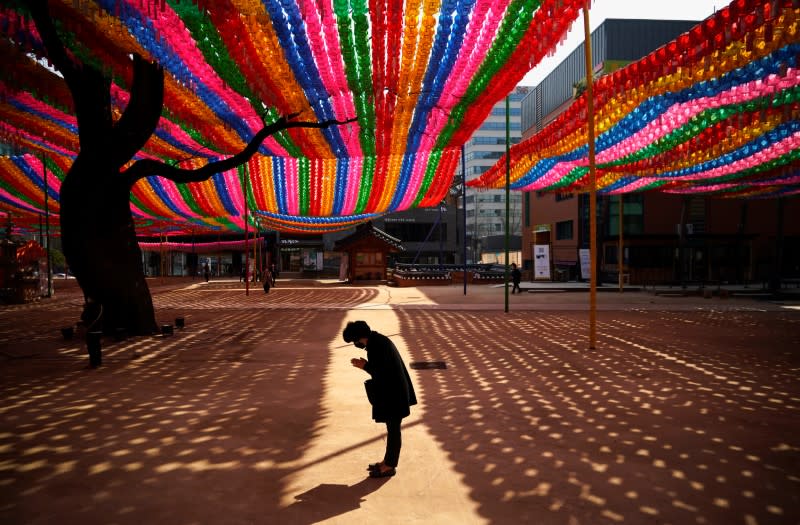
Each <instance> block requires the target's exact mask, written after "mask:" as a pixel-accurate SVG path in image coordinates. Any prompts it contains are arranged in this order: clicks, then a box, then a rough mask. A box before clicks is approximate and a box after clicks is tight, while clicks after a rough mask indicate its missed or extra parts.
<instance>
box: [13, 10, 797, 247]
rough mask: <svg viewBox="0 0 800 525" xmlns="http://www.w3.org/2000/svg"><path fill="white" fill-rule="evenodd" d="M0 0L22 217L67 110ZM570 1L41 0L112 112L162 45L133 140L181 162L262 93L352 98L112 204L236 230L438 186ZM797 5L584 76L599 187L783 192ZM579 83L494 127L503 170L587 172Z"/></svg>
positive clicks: (793, 103)
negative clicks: (501, 136) (155, 105)
mask: <svg viewBox="0 0 800 525" xmlns="http://www.w3.org/2000/svg"><path fill="white" fill-rule="evenodd" d="M11 4H12V5H9V6H5V7H3V8H0V32H2V35H3V36H4V39H3V42H2V43H0V47H2V49H0V52H2V53H3V56H4V57H5V58H4V60H3V61H0V117H2V118H0V142H4V143H6V144H11V145H13V149H14V152H15V153H16V154H14V155H10V156H6V157H0V174H1V175H2V178H1V179H0V211H2V212H5V213H6V214H9V213H10V214H11V215H12V216H13V221H14V222H15V223H16V224H20V223H24V222H25V221H28V222H29V223H30V224H32V225H34V224H36V223H38V222H39V221H40V220H41V217H42V216H43V215H45V214H47V216H48V217H57V216H58V213H59V202H58V195H59V188H60V185H61V182H62V181H63V179H64V177H65V175H66V173H67V171H68V170H69V167H70V165H71V163H72V161H73V160H74V158H75V156H76V155H77V152H78V148H79V140H78V127H77V121H76V119H75V116H74V112H73V109H72V100H71V97H70V94H69V92H68V91H67V89H66V86H65V84H64V82H63V81H62V80H61V78H60V76H59V75H58V74H57V73H56V72H54V71H53V70H52V69H51V68H49V67H48V64H47V58H46V53H45V51H44V49H43V47H42V44H41V40H40V38H39V34H38V32H37V30H36V27H35V25H34V24H33V23H32V21H31V20H30V18H29V17H28V15H27V14H26V11H25V8H24V4H25V2H16V4H18V5H19V6H22V7H19V8H15V7H14V6H13V4H14V3H11ZM583 6H584V1H578V0H424V1H423V0H405V1H399V0H370V1H369V2H367V0H334V1H332V2H331V1H329V0H314V1H312V0H264V1H263V2H262V1H255V0H204V1H202V2H190V1H187V0H182V1H180V0H164V1H160V2H152V1H150V0H99V1H88V0H78V1H75V0H50V10H51V14H52V15H53V17H54V18H55V19H56V20H57V21H58V26H59V30H60V32H61V35H62V40H63V41H64V42H65V44H66V45H67V46H68V48H69V52H70V53H71V55H72V56H74V57H75V58H76V59H77V60H80V61H83V62H84V63H91V64H95V65H97V66H98V67H100V68H102V69H103V70H104V71H106V72H107V73H108V75H109V77H110V78H111V79H112V84H111V94H112V101H113V104H114V108H113V114H114V115H115V116H116V117H117V118H118V116H119V115H121V113H122V111H123V110H124V108H125V107H126V105H127V102H128V100H129V88H130V83H131V81H132V72H131V67H130V64H131V61H130V56H131V55H132V54H134V53H135V54H138V55H140V56H143V57H145V58H146V59H148V60H152V61H156V62H158V63H160V64H161V65H162V66H163V67H164V69H165V73H166V80H165V90H164V92H165V95H164V98H165V100H164V110H163V113H162V117H161V120H160V123H159V126H158V128H157V130H156V132H155V134H154V135H153V137H152V138H151V139H150V141H149V142H148V143H147V144H146V146H145V148H144V149H143V150H141V151H140V152H139V153H138V155H137V156H136V157H135V159H148V158H149V159H158V160H161V161H164V162H168V163H171V164H174V165H178V166H181V167H184V168H192V167H200V166H203V165H205V164H206V163H208V162H212V161H215V160H219V159H223V158H226V157H228V156H230V155H233V154H235V153H237V152H239V151H241V150H242V149H243V147H244V146H245V144H246V143H247V142H248V141H249V140H250V138H252V137H253V135H254V134H255V133H256V132H257V131H258V130H259V129H260V128H261V127H263V125H264V123H265V122H267V123H269V122H272V121H274V120H276V119H277V118H278V117H279V116H281V115H289V114H293V113H299V116H298V120H305V121H318V122H325V121H329V120H339V121H345V120H352V119H354V120H353V121H352V122H350V123H348V124H344V125H335V126H331V127H328V128H325V129H303V128H293V129H290V130H287V131H284V132H281V133H278V134H276V135H274V136H272V137H269V138H268V139H267V140H266V141H265V142H264V143H263V145H262V147H261V148H260V150H259V152H258V153H257V154H256V155H255V156H254V157H253V158H252V159H251V160H250V161H249V162H248V163H246V164H245V165H243V166H241V167H240V168H239V169H234V170H229V171H226V172H223V173H219V174H216V175H214V176H213V177H212V178H211V179H209V180H208V181H205V182H200V183H190V184H175V183H173V182H172V181H170V180H168V179H166V178H162V177H149V178H147V179H146V180H142V181H139V182H138V183H137V184H136V185H135V186H134V188H133V190H132V192H131V210H132V212H133V215H134V217H135V220H136V221H137V228H138V230H139V232H140V233H141V234H142V235H153V234H156V233H157V234H159V235H160V234H170V233H171V234H188V233H208V232H239V231H242V230H244V229H245V221H248V222H249V223H250V224H251V225H252V226H258V227H262V228H270V229H276V230H281V231H290V232H297V233H304V232H306V233H320V232H325V231H335V230H341V229H345V228H348V227H350V226H352V225H355V224H358V223H361V222H364V221H367V220H370V219H371V218H373V217H375V216H378V215H382V214H385V213H389V212H394V211H401V210H405V209H408V208H412V207H426V206H434V205H436V204H438V203H439V202H440V201H441V200H442V198H443V197H444V196H445V195H446V194H447V192H448V190H449V188H450V186H451V184H452V181H453V177H454V174H455V173H456V168H457V166H458V165H459V162H460V148H461V145H462V144H464V143H465V142H466V141H467V140H468V139H469V138H470V136H471V135H472V133H473V132H474V131H475V130H476V129H477V128H478V127H479V126H480V125H481V123H482V122H483V120H484V119H485V118H486V116H487V115H488V114H489V112H490V111H491V108H492V106H493V105H494V104H495V103H497V102H498V101H500V100H502V99H503V98H504V97H505V96H506V95H507V94H508V93H509V92H510V91H512V90H513V89H514V87H515V86H516V85H517V84H518V83H519V81H520V80H521V79H522V78H523V76H524V75H525V74H526V73H527V72H528V71H529V70H530V69H532V68H533V67H534V66H535V65H536V64H537V63H538V62H539V61H540V60H541V59H542V58H543V57H544V56H545V55H546V54H547V53H549V52H551V51H552V50H553V49H554V48H555V46H556V44H557V43H558V42H559V41H560V40H561V39H563V37H564V35H565V33H566V31H567V30H568V29H569V27H570V26H571V25H572V23H573V22H574V20H575V19H576V18H577V16H578V15H579V14H580V9H581V8H582V7H583ZM799 18H800V9H798V8H797V7H796V2H793V1H792V0H772V1H765V0H761V1H756V0H734V1H733V2H732V3H731V4H730V5H729V6H728V7H726V8H724V9H721V10H720V11H718V12H717V13H716V14H715V15H713V16H712V17H710V18H708V19H707V20H705V21H704V22H702V23H701V24H699V25H698V26H696V27H695V28H694V29H693V30H692V31H690V32H688V33H686V34H684V35H681V36H680V37H679V38H678V39H676V40H675V41H673V42H670V43H668V44H667V45H665V46H664V47H662V48H660V49H658V50H656V51H655V52H653V53H651V54H650V55H648V56H647V57H645V58H643V59H642V60H640V61H638V62H636V63H634V64H631V65H629V66H627V67H625V68H623V69H620V70H617V71H616V72H614V73H613V74H609V75H607V76H604V77H602V78H599V79H598V80H597V81H596V82H595V83H594V85H593V90H592V91H593V97H594V98H593V100H594V107H595V112H596V116H595V122H596V124H595V129H596V133H597V141H596V152H597V154H596V159H595V161H596V174H597V187H598V189H599V191H601V192H607V193H621V192H630V191H643V190H652V189H658V190H661V191H671V192H705V193H716V194H723V195H726V196H774V195H787V194H791V193H795V192H797V191H798V187H799V186H798V175H797V169H796V167H797V163H798V159H797V156H798V147H797V146H798V144H799V143H800V119H798V114H800V111H799V110H798V96H799V93H800V92H799V91H798V80H799V79H800V74H799V73H798V67H797V57H798V51H800V42H798V40H799V39H798V20H799ZM587 100H588V99H587V96H586V95H584V96H583V97H581V98H579V99H578V100H576V101H575V103H573V104H572V105H571V106H570V108H569V109H568V110H567V111H566V112H565V113H563V114H562V115H561V116H560V117H558V118H557V119H556V120H555V121H554V122H552V123H551V124H550V125H549V126H547V127H546V128H545V129H544V130H542V131H541V132H539V133H537V134H536V135H535V136H533V137H532V138H530V139H528V140H526V141H525V142H523V143H521V144H519V145H517V146H516V147H514V148H513V149H512V151H511V157H510V165H511V170H510V181H511V187H512V189H516V190H560V191H586V190H587V189H588V185H589V184H590V177H589V171H590V170H589V155H588V151H589V148H588V145H587V141H588V133H587V131H588V115H589V114H588V111H587V108H588V104H587ZM505 166H506V162H505V160H504V159H502V160H500V161H499V162H498V163H497V165H496V166H495V167H494V168H492V169H491V170H489V171H488V172H487V173H485V174H484V175H483V176H481V177H479V178H477V179H474V180H472V181H470V183H469V184H470V185H471V186H474V187H479V188H496V187H502V186H503V185H504V184H505ZM51 224H52V221H51ZM55 225H57V222H56V224H55ZM55 225H54V226H55ZM252 226H251V227H252Z"/></svg>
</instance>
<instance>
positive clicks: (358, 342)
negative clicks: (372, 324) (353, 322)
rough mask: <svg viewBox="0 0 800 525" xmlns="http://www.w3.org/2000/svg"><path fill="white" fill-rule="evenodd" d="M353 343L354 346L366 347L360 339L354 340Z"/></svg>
mask: <svg viewBox="0 0 800 525" xmlns="http://www.w3.org/2000/svg"><path fill="white" fill-rule="evenodd" d="M353 344H354V345H356V348H366V347H367V345H365V344H364V343H362V342H361V341H356V342H355V343H353Z"/></svg>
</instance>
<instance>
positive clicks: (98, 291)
mask: <svg viewBox="0 0 800 525" xmlns="http://www.w3.org/2000/svg"><path fill="white" fill-rule="evenodd" d="M104 165H105V163H103V162H98V161H97V160H95V159H92V160H90V161H86V160H84V159H83V158H81V157H78V159H77V160H76V161H75V163H74V164H73V166H72V169H71V170H70V171H69V173H68V175H67V178H65V180H64V184H63V185H62V187H61V235H62V243H63V248H64V256H65V257H66V259H67V261H68V263H69V266H70V268H71V269H72V271H73V273H74V274H75V277H76V278H77V280H78V283H79V284H80V286H81V289H82V290H83V293H84V296H85V297H86V301H87V302H86V306H85V309H84V312H83V314H82V315H81V318H82V319H83V320H84V322H86V323H87V324H88V325H92V324H93V323H95V321H97V322H98V325H96V326H93V328H94V329H102V330H103V331H105V332H111V331H114V330H115V329H117V328H124V329H125V331H126V332H127V333H129V334H132V335H133V334H139V335H140V334H148V333H152V332H154V331H155V330H156V321H155V312H154V310H153V302H152V299H151V297H150V290H149V288H148V287H147V282H146V281H145V278H144V270H143V268H142V263H141V260H142V256H141V251H140V250H139V244H138V242H137V240H136V231H135V229H134V225H133V218H132V216H131V212H130V187H129V186H128V184H127V182H126V180H125V179H124V178H123V177H121V176H120V175H119V174H118V173H113V172H111V173H109V170H108V168H107V167H106V168H105V169H104Z"/></svg>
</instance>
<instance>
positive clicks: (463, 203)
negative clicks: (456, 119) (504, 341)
mask: <svg viewBox="0 0 800 525" xmlns="http://www.w3.org/2000/svg"><path fill="white" fill-rule="evenodd" d="M461 212H462V213H461V222H462V224H461V226H462V227H461V233H462V236H463V238H464V242H463V246H462V247H461V249H462V256H463V257H464V295H467V161H466V158H465V155H464V145H463V144H462V145H461Z"/></svg>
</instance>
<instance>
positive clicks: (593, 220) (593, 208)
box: [583, 0, 597, 350]
mask: <svg viewBox="0 0 800 525" xmlns="http://www.w3.org/2000/svg"><path fill="white" fill-rule="evenodd" d="M583 38H584V46H583V49H584V55H585V57H586V121H587V125H588V139H589V178H590V186H589V252H590V260H589V264H590V271H589V275H590V276H591V280H590V281H589V349H591V350H594V349H595V346H596V341H597V173H596V172H595V166H594V99H593V94H592V91H593V90H592V83H593V79H592V35H591V33H590V32H589V0H585V1H584V2H583Z"/></svg>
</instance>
